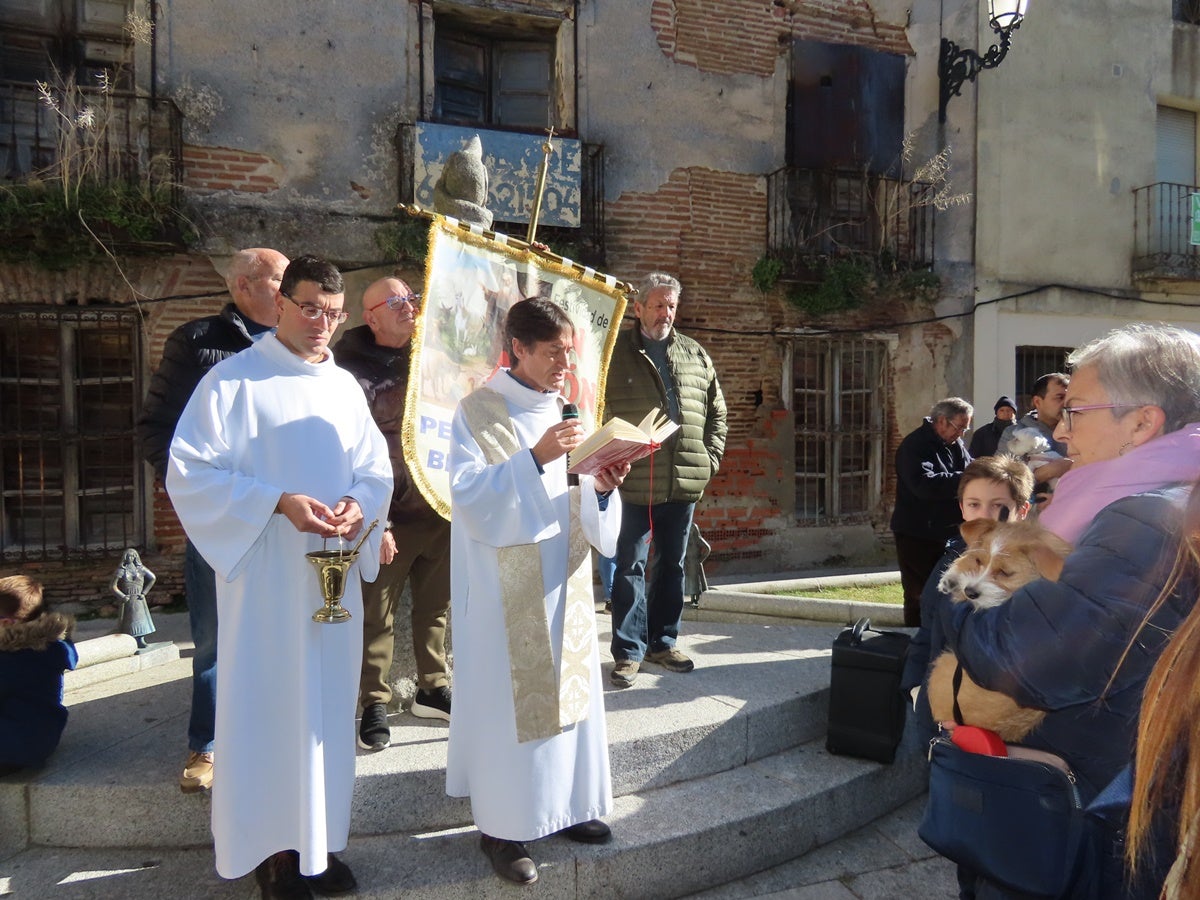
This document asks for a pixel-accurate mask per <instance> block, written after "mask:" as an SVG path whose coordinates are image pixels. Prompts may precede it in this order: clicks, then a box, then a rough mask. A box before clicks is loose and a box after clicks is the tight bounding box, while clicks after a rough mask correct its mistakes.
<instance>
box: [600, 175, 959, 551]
mask: <svg viewBox="0 0 1200 900" xmlns="http://www.w3.org/2000/svg"><path fill="white" fill-rule="evenodd" d="M765 222H766V194H765V183H764V179H762V178H761V177H759V176H755V175H747V174H743V173H737V172H721V171H715V170H713V169H708V168H702V167H695V168H683V169H676V170H675V171H673V172H671V173H670V175H669V176H668V178H667V179H666V181H665V182H664V183H663V184H661V185H660V186H659V187H658V188H657V189H656V190H654V191H644V192H627V193H624V194H622V195H621V196H620V197H618V198H617V199H616V200H615V201H613V202H611V203H610V204H609V206H608V209H607V219H606V231H607V236H608V242H609V243H608V245H609V268H610V270H611V271H614V272H620V273H621V274H622V275H623V276H625V277H627V278H632V279H634V280H635V281H636V279H638V278H640V277H642V276H644V275H646V274H647V273H649V272H651V271H656V270H661V271H665V272H669V273H671V274H673V275H675V276H676V277H678V278H679V279H680V281H681V282H682V284H683V293H682V297H681V302H680V308H679V319H678V327H679V330H680V331H681V332H683V333H684V334H688V335H690V336H691V337H694V338H696V339H697V340H699V341H700V343H701V344H703V345H704V347H705V348H706V349H707V350H708V351H709V353H711V354H712V356H713V360H714V362H715V364H716V367H717V374H718V376H719V378H720V380H721V386H722V389H723V392H724V394H725V400H726V404H727V406H728V409H729V439H728V445H727V448H726V455H725V460H724V462H723V464H722V466H721V471H720V472H719V473H718V474H717V475H716V476H715V477H714V479H713V481H712V483H711V484H710V485H709V488H708V491H707V492H706V495H705V498H704V500H703V501H702V502H701V504H700V506H699V507H698V509H697V512H696V520H697V522H698V524H699V525H700V528H701V530H702V531H703V532H704V534H705V537H706V539H707V540H708V541H709V543H711V544H712V546H713V554H712V556H711V557H710V560H711V563H712V565H713V567H714V568H713V571H717V570H719V569H720V568H721V566H722V565H723V564H724V565H738V566H741V567H742V568H748V567H749V566H752V565H753V566H757V567H758V568H759V569H760V570H768V571H769V570H772V569H775V570H777V569H779V568H786V567H787V563H783V564H779V565H773V564H772V559H773V557H776V556H779V555H780V554H779V552H778V550H779V548H780V547H781V546H783V545H786V544H787V543H788V542H789V541H790V540H792V539H793V537H794V536H795V535H797V534H798V532H801V531H804V532H808V533H809V534H808V537H809V538H810V543H814V544H815V543H817V542H815V541H812V540H811V532H812V531H814V530H820V529H811V528H803V529H802V528H800V527H799V526H797V524H796V520H795V462H794V454H795V451H794V441H795V435H794V429H795V426H794V418H793V416H792V414H791V412H789V411H787V410H786V409H783V408H782V406H783V404H782V403H781V402H780V386H781V379H782V370H783V355H782V354H783V350H784V347H785V346H786V344H787V343H788V342H789V341H790V340H791V335H792V334H796V333H799V332H802V331H803V330H806V329H808V330H814V331H818V332H819V331H820V330H822V329H823V328H832V329H851V330H859V331H863V332H878V333H881V334H887V335H892V336H894V337H895V338H896V341H895V349H894V350H893V352H892V353H891V359H890V363H891V378H889V381H888V385H887V387H886V390H885V392H884V401H885V403H886V404H887V409H888V421H887V428H888V432H889V439H888V445H887V449H886V450H885V452H884V460H883V462H884V484H883V497H884V498H889V497H891V496H894V491H895V475H894V472H893V471H892V466H891V458H892V454H893V452H894V448H895V446H896V445H897V443H898V442H899V440H900V438H901V437H902V436H903V435H905V434H907V433H908V432H909V431H911V430H912V429H914V428H916V427H917V426H918V425H919V424H920V423H919V421H918V422H907V421H905V422H899V421H897V420H896V416H895V413H894V410H895V402H894V400H895V395H896V391H897V390H902V391H905V392H909V393H911V392H913V391H920V392H921V393H922V394H924V393H927V392H934V393H937V396H931V397H930V403H932V402H933V401H934V400H937V399H939V398H940V397H941V396H943V393H941V392H940V391H941V390H942V388H941V387H940V386H939V381H940V380H941V379H943V377H944V376H943V375H942V371H943V369H944V366H943V364H942V361H944V360H945V359H946V358H947V357H948V355H949V348H950V346H951V344H952V343H953V342H954V341H955V340H957V339H958V334H957V331H956V330H955V329H954V328H952V327H950V326H948V325H947V324H945V323H938V322H932V323H924V324H921V325H913V326H898V325H897V324H896V323H898V322H904V321H917V320H921V319H925V318H927V317H928V315H929V309H928V306H927V305H926V304H925V302H923V301H920V300H918V299H915V298H912V297H904V296H894V295H886V296H884V295H877V296H875V297H874V298H873V299H872V300H870V301H868V302H867V303H866V304H864V305H863V306H862V307H861V308H859V309H856V310H852V311H848V312H843V313H838V314H836V315H834V316H831V317H827V318H816V317H812V316H808V315H805V314H803V313H801V312H800V311H799V310H798V309H797V308H796V307H794V306H792V305H791V304H790V303H788V302H787V301H786V300H785V299H784V287H783V286H782V285H781V286H778V287H776V288H775V289H773V290H772V291H771V292H770V293H768V294H767V295H763V294H761V293H760V292H759V291H758V290H757V289H756V288H755V287H754V286H753V283H752V281H751V271H752V269H753V267H754V264H755V263H756V262H757V261H758V259H759V258H760V257H761V256H762V255H763V254H764V253H765V250H766V247H765V234H764V232H765V225H764V223H765ZM629 315H630V316H631V315H632V310H630V311H629ZM760 392H761V393H760ZM764 400H765V402H764ZM889 512H890V504H889V503H888V502H887V501H886V499H885V501H884V502H882V503H881V504H880V507H879V508H878V509H877V510H876V511H875V513H874V515H873V516H872V521H871V527H873V528H874V530H875V532H876V533H877V534H878V535H879V536H881V537H883V536H886V534H887V523H888V514H889ZM814 552H816V551H814ZM828 555H829V556H836V555H838V554H837V553H836V552H830V553H829V554H828ZM821 559H822V557H816V558H814V559H812V560H810V561H811V562H820V561H821Z"/></svg>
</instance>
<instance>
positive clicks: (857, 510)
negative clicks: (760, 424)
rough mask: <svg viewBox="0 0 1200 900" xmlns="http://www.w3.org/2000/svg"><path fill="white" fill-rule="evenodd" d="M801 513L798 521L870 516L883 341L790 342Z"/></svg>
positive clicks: (882, 432) (874, 500)
mask: <svg viewBox="0 0 1200 900" xmlns="http://www.w3.org/2000/svg"><path fill="white" fill-rule="evenodd" d="M791 372H792V390H791V394H792V410H793V412H794V413H795V418H796V518H797V520H799V521H800V522H801V524H808V525H818V524H826V523H852V522H864V521H868V520H869V518H870V516H871V514H872V513H873V512H874V511H875V510H876V508H877V506H878V504H879V500H880V495H881V493H882V489H883V472H884V469H885V465H884V459H883V454H884V447H885V445H886V438H887V435H886V422H887V415H886V404H887V380H888V370H887V350H886V346H885V344H884V343H883V342H882V341H879V340H873V339H867V338H858V337H836V338H824V337H821V338H818V337H813V338H797V339H796V340H794V341H793V342H792V366H791Z"/></svg>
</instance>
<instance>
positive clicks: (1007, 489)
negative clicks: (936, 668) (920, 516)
mask: <svg viewBox="0 0 1200 900" xmlns="http://www.w3.org/2000/svg"><path fill="white" fill-rule="evenodd" d="M1032 494H1033V473H1032V472H1031V471H1030V470H1029V467H1028V466H1027V465H1025V464H1024V463H1023V462H1021V461H1020V460H1018V459H1014V458H1013V457H1011V456H981V457H980V458H979V459H975V460H972V461H971V462H970V463H969V464H968V465H967V467H966V468H965V469H964V470H963V473H962V478H961V479H960V480H959V482H958V506H959V509H961V510H962V516H963V521H964V522H973V521H974V520H976V519H992V520H994V521H997V522H1000V521H1017V520H1018V519H1024V518H1025V516H1026V515H1028V514H1029V498H1030V497H1031V496H1032ZM965 549H966V544H965V543H964V542H963V539H962V538H961V537H960V536H958V535H955V536H954V537H953V538H952V539H951V540H950V541H949V542H947V544H946V552H945V553H943V554H942V558H941V559H940V560H939V561H938V564H937V565H936V566H935V567H934V569H933V572H932V574H931V575H930V576H929V580H928V581H926V582H925V588H924V590H922V591H921V623H922V624H921V628H920V630H919V631H918V632H917V633H916V635H915V636H914V637H913V640H912V644H911V645H910V647H909V651H908V659H907V661H906V662H905V664H904V674H903V676H902V678H901V681H900V686H901V688H902V689H903V690H904V691H905V692H909V691H911V692H912V694H913V706H914V709H915V710H916V712H917V716H918V718H919V719H920V721H921V724H922V725H923V726H924V730H925V731H926V732H928V734H929V735H930V736H932V735H934V734H936V733H937V726H936V725H935V723H934V721H933V714H932V713H931V712H930V711H929V700H928V698H927V697H926V696H925V679H926V678H927V676H928V675H929V664H930V662H931V661H932V660H935V659H937V658H938V656H940V655H941V652H942V651H943V650H945V649H946V639H945V637H944V636H943V635H942V629H941V624H940V619H939V616H938V612H937V610H938V606H939V605H940V604H942V603H950V602H951V601H950V598H949V597H947V596H946V595H945V594H943V593H942V592H941V591H939V590H938V587H937V586H938V582H939V581H940V580H941V578H942V575H943V574H945V572H946V569H948V568H949V567H950V564H951V563H952V562H954V561H955V560H956V559H958V557H959V556H961V555H962V552H963V550H965Z"/></svg>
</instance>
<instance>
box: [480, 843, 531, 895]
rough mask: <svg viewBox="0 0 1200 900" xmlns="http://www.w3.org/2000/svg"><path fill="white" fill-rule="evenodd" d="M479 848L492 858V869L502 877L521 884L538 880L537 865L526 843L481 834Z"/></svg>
mask: <svg viewBox="0 0 1200 900" xmlns="http://www.w3.org/2000/svg"><path fill="white" fill-rule="evenodd" d="M479 848H480V849H481V850H483V852H484V855H486V856H487V858H488V859H489V860H491V863H492V869H493V870H494V871H495V873H496V874H497V875H499V876H500V877H501V878H504V879H506V880H508V881H512V882H515V883H516V884H521V885H525V884H533V883H534V882H535V881H537V880H538V873H537V865H536V864H535V863H534V861H533V860H532V859H530V857H529V851H528V850H527V849H526V847H525V845H524V844H522V843H519V842H518V841H506V840H502V839H501V838H494V837H491V836H490V835H486V834H480V835H479Z"/></svg>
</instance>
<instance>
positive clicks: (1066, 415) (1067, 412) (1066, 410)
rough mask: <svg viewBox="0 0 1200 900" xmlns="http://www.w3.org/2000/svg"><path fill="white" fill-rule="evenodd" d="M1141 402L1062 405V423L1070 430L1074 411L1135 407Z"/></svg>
mask: <svg viewBox="0 0 1200 900" xmlns="http://www.w3.org/2000/svg"><path fill="white" fill-rule="evenodd" d="M1143 405H1144V404H1141V403H1092V404H1089V405H1087V406H1064V407H1063V408H1062V420H1063V425H1065V426H1066V428H1067V431H1070V430H1071V416H1073V415H1075V413H1081V412H1090V411H1091V410H1093V409H1137V408H1138V407H1139V406H1143Z"/></svg>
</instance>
